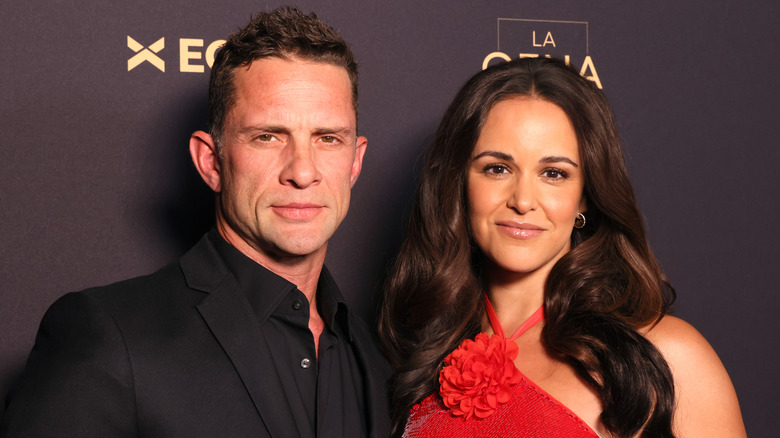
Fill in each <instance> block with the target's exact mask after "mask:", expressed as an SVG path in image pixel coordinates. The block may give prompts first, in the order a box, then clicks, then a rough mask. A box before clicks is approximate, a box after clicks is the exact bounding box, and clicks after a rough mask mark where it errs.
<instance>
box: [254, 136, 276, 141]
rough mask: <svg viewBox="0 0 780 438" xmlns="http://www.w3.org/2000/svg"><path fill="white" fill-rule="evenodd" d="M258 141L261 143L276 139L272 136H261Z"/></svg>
mask: <svg viewBox="0 0 780 438" xmlns="http://www.w3.org/2000/svg"><path fill="white" fill-rule="evenodd" d="M257 139H258V140H260V141H271V140H273V139H274V136H273V135H272V134H260V135H258V136H257Z"/></svg>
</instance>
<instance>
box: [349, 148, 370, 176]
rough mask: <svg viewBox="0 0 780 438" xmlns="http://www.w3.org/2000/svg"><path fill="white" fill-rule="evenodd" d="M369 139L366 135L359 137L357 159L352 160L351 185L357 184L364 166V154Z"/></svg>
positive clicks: (356, 150) (356, 151)
mask: <svg viewBox="0 0 780 438" xmlns="http://www.w3.org/2000/svg"><path fill="white" fill-rule="evenodd" d="M367 146H368V140H367V139H366V138H365V137H358V138H357V142H356V148H355V161H353V162H352V176H351V177H350V187H354V186H355V182H357V179H358V176H360V170H361V169H362V168H363V156H364V155H365V154H366V147H367Z"/></svg>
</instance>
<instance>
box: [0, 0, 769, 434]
mask: <svg viewBox="0 0 780 438" xmlns="http://www.w3.org/2000/svg"><path fill="white" fill-rule="evenodd" d="M108 3H109V2H102V1H98V0H85V1H69V2H65V1H55V2H42V1H30V2H24V3H23V2H14V1H5V2H2V3H1V4H0V59H2V62H3V65H2V68H0V79H2V80H1V81H0V96H2V103H0V117H1V118H0V120H2V123H1V124H0V141H2V147H0V167H1V168H2V171H0V187H2V189H0V236H2V248H3V251H2V255H0V285H2V286H0V288H2V303H3V305H2V309H1V310H0V397H2V396H3V394H5V391H6V390H7V387H8V385H10V384H11V382H12V380H13V379H14V378H15V376H16V375H17V374H18V373H19V371H20V370H21V368H22V366H23V363H24V360H25V358H26V356H27V354H28V352H29V349H30V347H31V346H32V343H33V339H34V335H35V331H36V329H37V325H38V322H39V321H40V318H41V316H42V315H43V312H44V311H45V309H46V308H47V307H48V305H49V304H50V303H51V302H52V301H53V300H54V299H55V298H56V297H58V296H60V295H62V294H63V293H65V292H68V291H72V290H78V289H82V288H85V287H87V286H93V285H98V284H105V283H108V282H113V281H116V280H120V279H124V278H127V277H131V276H135V275H139V274H144V273H148V272H151V271H153V270H154V269H156V268H157V267H159V266H161V265H162V264H164V263H166V262H168V261H171V260H173V259H175V258H176V257H177V256H178V255H180V254H181V253H182V252H183V251H185V250H186V249H187V248H188V247H189V246H190V245H191V244H192V243H194V241H195V240H196V239H197V237H198V236H199V234H200V233H201V232H202V231H204V230H206V229H207V228H208V227H209V225H210V223H211V221H212V216H213V215H212V206H211V204H212V199H211V195H210V193H209V192H208V190H207V189H206V187H205V185H204V184H202V183H201V182H200V180H199V178H198V177H197V175H196V173H195V171H194V170H193V168H192V165H191V164H190V163H189V157H188V153H187V148H186V144H187V139H188V136H189V134H190V132H191V131H193V130H195V129H202V128H205V116H206V88H207V76H208V71H209V68H208V67H207V66H205V67H203V73H196V72H188V71H187V70H191V69H197V68H198V67H192V66H198V65H200V66H204V64H205V61H204V60H203V56H204V55H203V54H204V53H205V52H206V49H207V47H208V46H209V45H210V44H211V43H212V42H213V41H215V40H218V39H220V38H224V37H225V36H226V35H227V34H229V33H230V32H232V31H233V30H235V29H236V28H237V27H239V26H242V25H244V24H245V23H246V22H247V21H248V19H249V17H250V15H251V14H252V13H253V12H255V11H257V10H259V9H263V8H270V7H273V6H276V5H277V4H278V3H277V2H262V3H258V2H249V1H239V0H234V1H225V2H210V1H205V0H188V1H162V2H158V1H154V2H152V1H148V2H124V3H120V2H116V3H117V4H108ZM111 3H114V2H111ZM298 5H299V6H300V7H301V8H302V9H304V10H307V11H308V10H312V9H313V10H314V11H316V12H318V13H319V14H320V16H322V17H324V18H325V19H326V20H327V21H328V22H329V23H331V24H332V25H334V26H335V27H337V28H338V29H340V30H341V32H342V34H343V35H344V36H345V38H346V39H347V40H349V41H350V42H351V43H352V45H353V48H354V50H355V52H356V54H357V56H358V59H359V61H360V64H361V84H360V131H361V134H363V135H366V136H367V137H368V138H369V148H368V154H367V155H366V161H365V165H364V169H363V174H362V176H361V178H360V181H359V182H358V184H357V186H356V188H355V191H354V199H353V203H352V208H351V211H350V214H349V216H348V217H347V220H346V221H345V223H344V224H343V225H342V226H341V229H340V230H339V232H338V233H337V235H336V236H335V238H334V240H333V241H332V243H331V247H330V251H329V262H328V263H329V266H330V267H331V270H332V271H333V273H334V275H335V276H336V278H337V279H338V280H339V283H340V285H341V287H342V289H343V291H344V293H345V295H346V296H347V298H348V300H349V301H350V302H351V303H352V304H353V305H354V306H356V308H357V309H358V310H359V311H360V312H361V313H362V314H364V315H365V316H366V317H367V318H369V319H370V318H372V311H371V302H372V297H374V295H375V294H376V286H377V284H378V282H379V281H380V278H381V276H382V274H383V273H384V271H385V268H386V265H387V263H388V261H389V260H390V258H391V257H392V256H393V254H394V253H395V250H396V248H397V245H398V242H399V238H400V236H401V232H402V227H403V225H402V224H403V220H402V217H403V214H404V211H405V209H406V208H407V207H408V204H409V201H410V199H411V194H412V190H413V187H414V181H415V170H414V169H415V164H416V163H417V161H418V158H419V156H420V153H421V151H422V150H423V148H424V147H425V145H426V143H427V142H428V140H429V139H430V138H431V135H432V132H433V130H434V129H435V126H436V124H437V122H438V120H439V118H440V117H441V114H442V112H443V110H444V108H445V106H446V105H447V103H448V102H449V100H450V99H451V98H452V97H453V95H454V93H455V91H456V90H457V89H458V88H459V86H460V85H461V84H462V83H463V82H464V81H465V80H466V79H467V78H468V77H469V76H471V75H472V74H473V73H475V72H477V71H478V70H479V69H480V68H481V67H482V64H483V61H484V59H485V58H486V57H487V56H488V55H489V54H490V53H493V52H497V51H500V52H502V53H504V54H505V56H509V57H512V58H514V57H517V56H519V54H520V53H535V54H553V55H557V56H565V55H569V56H570V59H571V61H572V63H573V64H575V65H577V66H579V65H581V64H582V63H583V62H586V61H588V62H590V65H591V66H592V68H590V69H589V70H588V71H586V74H587V75H594V73H595V75H596V76H597V77H598V80H599V82H600V83H601V84H602V86H603V87H604V90H605V91H606V93H607V94H608V95H609V97H610V99H611V101H612V103H613V105H614V107H615V111H616V112H617V114H618V118H619V122H620V126H621V130H622V134H623V137H624V141H625V148H626V153H627V155H628V161H629V167H630V172H631V177H632V179H633V182H634V186H635V189H636V191H637V193H638V196H639V199H640V203H641V207H642V209H643V211H644V213H645V216H646V219H647V223H648V228H649V233H650V241H651V243H652V245H653V248H654V249H655V251H656V253H657V255H658V257H659V259H660V260H661V263H662V265H663V267H664V269H665V271H666V272H667V274H668V276H669V277H670V279H671V280H672V282H673V283H674V285H675V286H676V288H677V291H678V295H679V300H678V304H677V306H676V313H677V314H678V315H679V316H681V317H683V318H685V319H686V320H688V321H689V322H691V323H692V324H693V325H694V326H696V327H697V328H698V329H699V330H700V331H701V332H702V333H703V334H704V335H705V336H706V337H707V339H709V341H710V342H711V343H712V345H713V346H714V347H715V349H716V350H717V351H718V353H719V354H720V357H721V359H722V360H723V362H724V364H725V365H726V368H727V369H728V370H729V372H730V374H731V377H732V379H733V381H734V384H735V386H736V389H737V393H738V395H739V398H740V402H741V406H742V411H743V416H744V418H745V422H746V426H747V430H748V432H749V433H750V435H751V436H753V437H763V436H766V437H769V436H774V435H775V434H774V433H772V431H777V430H778V429H780V422H778V419H777V418H778V416H777V414H776V413H775V412H774V411H776V410H777V408H778V407H779V406H778V403H777V401H776V400H777V399H778V395H777V394H778V390H780V384H778V380H779V379H778V378H777V376H776V370H777V369H778V368H780V354H779V353H778V351H777V346H778V345H780V334H779V333H778V331H779V330H778V329H779V328H780V325H779V324H778V322H777V320H776V316H775V315H776V314H777V312H778V310H780V298H779V297H778V291H779V289H780V288H778V286H777V285H778V283H779V282H780V273H779V272H780V269H778V265H779V263H778V257H777V256H776V254H775V251H776V249H777V248H778V246H780V245H779V244H780V239H778V237H777V234H776V233H775V229H776V228H777V226H778V222H779V221H780V209H779V208H778V206H777V203H778V201H779V200H780V199H779V198H780V196H778V194H779V193H780V192H779V191H778V183H780V178H778V172H777V170H776V167H777V163H778V161H780V153H779V152H778V141H777V139H776V136H777V129H776V127H777V125H778V123H780V122H778V110H777V106H776V105H777V103H778V101H780V90H779V88H780V87H778V85H777V79H776V78H775V77H774V76H775V75H776V74H777V72H778V70H779V67H780V62H778V55H777V53H776V52H777V49H778V41H780V32H779V31H778V24H777V23H778V19H780V7H778V5H777V3H776V2H770V1H754V2H750V4H748V3H747V2H738V1H736V0H711V1H687V2H672V1H665V2H624V1H616V0H610V1H595V0H578V1H552V2H534V1H519V0H516V1H472V2H452V1H444V0H436V1H427V2H420V1H410V0H400V1H394V2H381V3H380V2H377V3H373V2H365V1H358V0H354V1H342V2H335V1H313V0H302V1H299V2H298ZM547 32H550V36H551V39H548V35H547ZM128 37H131V38H132V39H133V40H134V41H136V43H137V45H135V44H131V45H128ZM160 38H164V48H162V49H161V50H160V48H159V46H155V45H154V43H155V42H156V41H158V40H159V39H160ZM183 39H196V40H202V46H201V47H198V46H197V42H195V45H193V43H192V42H190V43H189V44H190V47H189V48H186V47H185V49H184V50H182V48H181V45H182V44H187V40H183ZM545 41H546V44H545ZM551 41H554V43H555V46H554V47H553V45H552V43H551ZM130 46H133V47H130ZM150 46H152V47H150ZM140 47H143V49H141V48H140ZM151 49H155V50H157V52H156V56H157V57H159V59H160V61H155V62H157V63H158V64H159V63H160V62H164V63H165V72H162V71H160V70H159V69H158V67H155V66H154V65H153V64H152V63H151V62H149V61H144V62H142V63H140V64H138V65H137V66H136V67H134V68H133V69H131V70H129V71H128V60H129V59H131V58H133V56H134V55H136V50H138V52H139V53H140V52H142V51H143V50H149V52H148V53H147V54H148V55H151V54H154V52H153V51H151ZM185 52H190V55H189V56H191V57H192V58H188V59H185V62H186V63H187V64H188V65H190V67H187V66H185V67H184V68H182V67H181V58H182V55H183V54H184V55H186V53H185ZM198 56H200V57H201V58H200V59H198ZM586 57H589V58H586ZM139 59H142V58H136V60H139ZM147 59H154V58H152V57H151V56H149V57H147ZM491 62H500V58H496V59H494V60H493V61H491ZM182 70H184V71H182Z"/></svg>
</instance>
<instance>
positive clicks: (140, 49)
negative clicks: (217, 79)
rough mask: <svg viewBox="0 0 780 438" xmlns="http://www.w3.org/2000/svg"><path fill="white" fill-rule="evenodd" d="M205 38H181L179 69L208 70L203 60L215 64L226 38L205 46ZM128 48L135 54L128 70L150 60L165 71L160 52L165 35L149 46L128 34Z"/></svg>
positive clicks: (129, 60) (198, 71) (128, 65)
mask: <svg viewBox="0 0 780 438" xmlns="http://www.w3.org/2000/svg"><path fill="white" fill-rule="evenodd" d="M204 44H205V43H204V41H203V39H199V38H179V71H180V72H182V73H203V72H205V71H206V68H205V66H204V65H203V61H205V63H206V65H207V66H208V67H209V68H211V66H212V65H214V55H215V54H216V53H217V49H219V48H220V47H222V45H223V44H225V40H216V41H213V42H211V43H210V44H209V45H208V46H205V51H204V50H203V47H204ZM127 48H128V49H130V50H132V51H133V53H134V54H133V55H132V56H131V57H130V59H128V60H127V71H131V70H133V69H134V68H136V67H138V66H139V65H141V64H143V63H145V62H148V63H149V64H151V65H153V66H154V67H155V68H157V69H158V70H160V71H161V72H163V73H164V72H165V60H163V58H162V57H160V56H159V55H158V54H159V53H160V52H161V51H162V50H163V49H165V37H163V38H160V39H158V40H157V41H155V42H153V43H152V44H150V45H149V46H144V45H143V44H141V43H139V42H138V41H136V40H135V39H134V38H133V37H131V36H130V35H128V36H127ZM200 60H203V61H200Z"/></svg>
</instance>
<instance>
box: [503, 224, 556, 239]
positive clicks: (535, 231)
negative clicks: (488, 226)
mask: <svg viewBox="0 0 780 438" xmlns="http://www.w3.org/2000/svg"><path fill="white" fill-rule="evenodd" d="M496 225H497V226H498V229H499V231H501V232H502V233H504V234H506V235H507V236H509V237H512V238H514V239H533V238H534V237H539V236H540V235H541V234H542V233H544V231H545V229H544V228H542V227H540V226H538V225H534V224H529V223H522V222H512V221H504V222H497V223H496Z"/></svg>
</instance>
